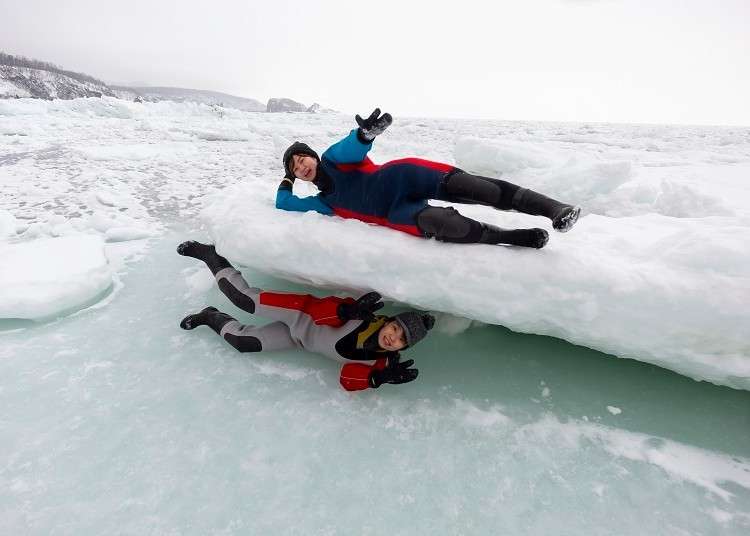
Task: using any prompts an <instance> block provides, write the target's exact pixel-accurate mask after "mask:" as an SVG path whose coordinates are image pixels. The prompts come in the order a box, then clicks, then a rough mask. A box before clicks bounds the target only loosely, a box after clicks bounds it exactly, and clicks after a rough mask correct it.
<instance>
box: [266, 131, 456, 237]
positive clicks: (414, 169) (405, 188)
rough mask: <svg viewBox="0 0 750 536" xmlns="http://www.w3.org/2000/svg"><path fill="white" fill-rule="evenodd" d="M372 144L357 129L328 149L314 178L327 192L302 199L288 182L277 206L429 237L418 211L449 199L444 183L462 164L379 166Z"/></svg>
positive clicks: (419, 162)
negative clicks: (432, 202)
mask: <svg viewBox="0 0 750 536" xmlns="http://www.w3.org/2000/svg"><path fill="white" fill-rule="evenodd" d="M371 148H372V143H367V144H366V143H363V142H362V141H361V140H360V139H359V137H358V136H357V129H354V130H352V131H351V132H350V133H349V135H348V136H347V137H346V138H344V139H343V140H341V141H339V142H338V143H336V144H334V145H332V146H331V147H329V148H328V149H327V150H326V151H325V152H324V153H323V156H322V157H321V159H320V163H319V164H318V169H317V173H316V178H315V181H314V184H315V185H316V186H318V188H320V190H321V192H320V193H319V194H318V195H316V196H311V197H304V198H300V197H297V196H295V195H294V194H292V191H291V184H289V186H287V187H284V186H283V185H282V187H280V188H279V191H278V193H277V194H276V208H280V209H283V210H292V211H299V212H305V211H308V210H314V211H316V212H320V213H321V214H328V215H331V214H335V215H337V216H341V217H342V218H355V219H358V220H362V221H364V222H367V223H375V224H378V225H383V226H386V227H391V228H393V229H397V230H399V231H403V232H406V233H409V234H412V235H415V236H420V237H424V236H425V233H424V232H423V231H422V230H420V229H419V228H418V227H417V215H418V214H419V213H420V212H421V211H423V210H424V209H425V208H427V206H428V205H427V200H428V199H442V198H443V195H442V193H441V183H442V181H443V180H444V179H445V177H446V176H447V175H448V174H449V173H451V172H453V171H457V168H455V167H454V166H451V165H448V164H443V163H440V162H431V161H429V160H423V159H421V158H402V159H399V160H392V161H390V162H386V163H385V164H375V163H373V162H372V161H371V160H370V159H369V158H368V157H367V153H368V152H369V151H370V149H371Z"/></svg>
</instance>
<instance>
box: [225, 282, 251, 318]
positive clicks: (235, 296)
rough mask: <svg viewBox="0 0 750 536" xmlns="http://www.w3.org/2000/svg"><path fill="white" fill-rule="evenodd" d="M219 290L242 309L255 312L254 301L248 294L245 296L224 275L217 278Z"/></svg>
mask: <svg viewBox="0 0 750 536" xmlns="http://www.w3.org/2000/svg"><path fill="white" fill-rule="evenodd" d="M219 290H221V291H222V292H223V293H224V295H225V296H226V297H227V298H229V301H231V302H232V303H233V304H235V305H236V306H237V307H239V308H240V309H242V310H243V311H247V312H248V313H254V312H255V302H254V301H253V300H252V299H251V298H250V297H249V296H245V295H244V294H243V293H242V292H240V291H239V290H237V287H235V286H234V285H233V284H232V283H230V282H229V280H228V279H226V278H224V277H222V278H221V279H219Z"/></svg>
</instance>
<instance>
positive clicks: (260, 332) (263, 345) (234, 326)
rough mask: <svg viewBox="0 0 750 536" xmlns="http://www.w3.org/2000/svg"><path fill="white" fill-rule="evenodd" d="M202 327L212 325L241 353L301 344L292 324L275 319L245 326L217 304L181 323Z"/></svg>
mask: <svg viewBox="0 0 750 536" xmlns="http://www.w3.org/2000/svg"><path fill="white" fill-rule="evenodd" d="M198 326H208V327H210V328H211V329H212V330H214V331H215V332H216V334H217V335H219V336H221V337H222V338H223V339H224V340H225V341H227V342H228V343H229V344H231V345H232V346H233V347H234V348H236V349H237V350H238V351H240V352H260V351H263V350H266V351H269V350H284V349H287V348H296V347H297V343H295V342H294V340H293V339H292V337H291V335H290V333H289V327H288V326H287V325H286V324H284V323H283V322H273V323H271V324H268V325H266V326H262V327H255V326H249V325H244V324H240V323H239V322H238V321H237V320H235V319H234V318H232V317H231V316H229V315H228V314H226V313H222V312H221V311H219V310H217V309H216V308H215V307H206V308H205V309H203V310H202V311H201V312H199V313H195V314H192V315H188V316H186V317H185V318H183V319H182V322H180V327H181V328H182V329H188V330H190V329H195V328H197V327H198Z"/></svg>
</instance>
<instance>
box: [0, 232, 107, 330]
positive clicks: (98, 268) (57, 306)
mask: <svg viewBox="0 0 750 536" xmlns="http://www.w3.org/2000/svg"><path fill="white" fill-rule="evenodd" d="M0 282H2V284H0V319H3V318H17V319H27V320H37V319H42V318H48V317H52V316H55V315H57V314H59V313H62V312H65V311H72V310H74V309H76V308H77V307H80V306H81V305H82V304H85V303H88V302H91V301H92V300H94V299H95V298H97V297H98V296H101V295H102V294H103V293H104V292H105V291H106V290H107V289H109V288H110V287H111V286H112V284H113V283H112V273H111V269H110V265H109V262H108V260H107V257H106V255H105V253H104V243H103V242H102V240H101V238H99V237H97V236H93V235H81V236H67V237H61V238H44V239H39V240H33V241H30V242H22V243H16V244H3V243H2V242H0Z"/></svg>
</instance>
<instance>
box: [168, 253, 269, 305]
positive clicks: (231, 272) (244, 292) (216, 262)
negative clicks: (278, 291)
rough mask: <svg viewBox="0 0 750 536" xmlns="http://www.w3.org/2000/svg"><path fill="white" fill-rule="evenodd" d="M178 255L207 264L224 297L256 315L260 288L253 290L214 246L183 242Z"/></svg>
mask: <svg viewBox="0 0 750 536" xmlns="http://www.w3.org/2000/svg"><path fill="white" fill-rule="evenodd" d="M177 253H179V254H180V255H184V256H185V257H193V258H195V259H200V260H202V261H203V262H205V263H206V265H207V266H208V268H209V269H210V270H211V273H212V274H214V277H216V282H217V283H218V285H219V290H221V291H222V292H223V293H224V295H225V296H226V297H227V298H229V301H231V302H232V303H233V304H235V305H236V306H237V307H239V308H240V309H242V310H243V311H246V312H248V313H254V312H255V309H256V305H257V303H258V296H259V295H260V293H261V290H260V289H259V288H252V287H250V285H248V284H247V281H245V279H244V278H243V277H242V274H240V272H238V271H237V270H236V269H235V268H234V267H233V266H232V265H231V264H230V262H229V261H228V260H227V259H225V258H224V257H222V256H221V255H219V254H218V253H216V248H215V247H214V245H213V244H201V243H200V242H196V241H194V240H189V241H187V242H183V243H182V244H180V245H179V246H177Z"/></svg>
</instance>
